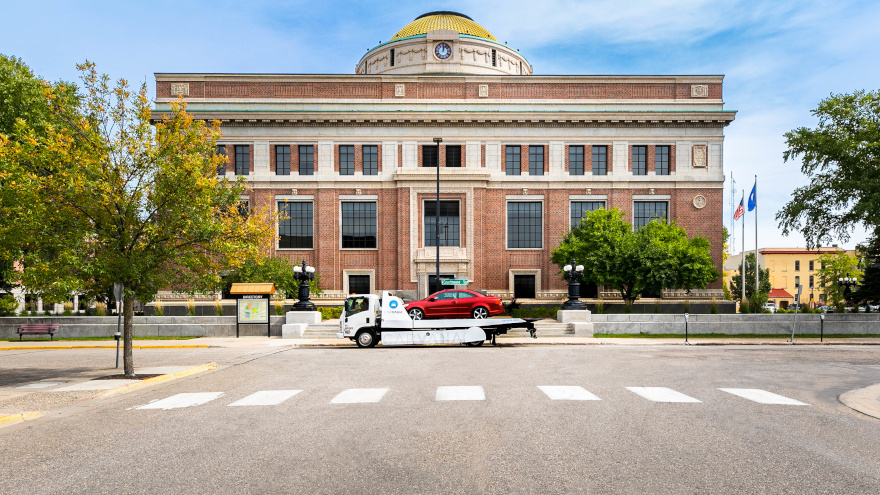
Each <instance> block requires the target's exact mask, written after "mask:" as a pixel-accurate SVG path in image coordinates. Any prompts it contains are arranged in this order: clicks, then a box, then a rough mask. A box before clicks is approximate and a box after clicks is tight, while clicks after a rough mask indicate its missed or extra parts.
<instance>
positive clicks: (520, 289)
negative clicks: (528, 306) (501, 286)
mask: <svg viewBox="0 0 880 495" xmlns="http://www.w3.org/2000/svg"><path fill="white" fill-rule="evenodd" d="M513 298H514V299H534V298H535V276H534V275H514V276H513Z"/></svg>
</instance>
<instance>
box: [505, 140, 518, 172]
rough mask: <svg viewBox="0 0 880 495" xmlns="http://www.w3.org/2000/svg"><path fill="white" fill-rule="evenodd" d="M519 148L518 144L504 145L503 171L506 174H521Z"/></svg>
mask: <svg viewBox="0 0 880 495" xmlns="http://www.w3.org/2000/svg"><path fill="white" fill-rule="evenodd" d="M519 155H520V149H519V146H506V147H505V150H504V172H505V173H506V174H507V175H520V174H522V166H521V165H520V159H519Z"/></svg>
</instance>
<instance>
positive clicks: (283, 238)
mask: <svg viewBox="0 0 880 495" xmlns="http://www.w3.org/2000/svg"><path fill="white" fill-rule="evenodd" d="M312 208H313V206H312V203H311V202H297V203H293V202H287V201H279V202H278V215H279V217H280V218H279V219H278V248H279V249H312V247H313V245H314V232H313V230H312V229H313V221H312V219H313V213H312Z"/></svg>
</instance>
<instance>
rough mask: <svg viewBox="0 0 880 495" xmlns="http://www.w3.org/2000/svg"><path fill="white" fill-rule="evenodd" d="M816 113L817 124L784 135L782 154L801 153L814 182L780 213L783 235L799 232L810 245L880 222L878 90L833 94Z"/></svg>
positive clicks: (790, 156) (799, 190)
mask: <svg viewBox="0 0 880 495" xmlns="http://www.w3.org/2000/svg"><path fill="white" fill-rule="evenodd" d="M812 113H813V115H815V116H816V117H818V119H819V126H818V127H817V128H815V129H808V128H806V127H800V128H798V129H795V130H793V131H790V132H788V133H786V134H785V138H786V144H787V145H788V150H787V151H785V153H783V158H784V159H785V161H788V160H790V159H795V158H798V157H801V160H802V164H801V171H802V172H803V173H804V174H806V175H807V176H808V177H809V178H810V183H809V184H808V185H806V186H803V187H799V188H797V189H796V190H795V191H794V194H793V195H792V198H791V201H789V202H788V203H787V204H786V205H785V206H784V207H783V208H782V210H780V211H779V212H778V213H777V214H776V220H777V221H778V222H779V226H780V227H781V228H782V232H783V234H788V233H789V232H791V231H799V232H801V233H802V234H803V235H804V237H805V238H806V240H807V244H808V247H813V246H815V245H818V244H822V243H825V244H827V243H830V242H831V241H832V240H833V239H834V238H838V239H840V240H842V241H844V242H846V241H847V240H849V236H850V233H851V232H852V230H853V229H854V228H855V227H856V226H859V225H862V226H864V227H867V228H876V227H878V226H880V187H877V177H878V175H880V92H878V91H872V92H865V91H856V92H854V93H853V94H839V95H832V96H831V97H829V98H827V99H825V100H822V101H821V102H820V103H819V107H818V108H817V109H815V110H813V112H812Z"/></svg>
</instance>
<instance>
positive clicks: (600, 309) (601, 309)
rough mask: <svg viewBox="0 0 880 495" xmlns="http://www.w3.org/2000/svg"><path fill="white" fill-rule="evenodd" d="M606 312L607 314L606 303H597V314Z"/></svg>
mask: <svg viewBox="0 0 880 495" xmlns="http://www.w3.org/2000/svg"><path fill="white" fill-rule="evenodd" d="M604 312H605V303H604V302H602V301H599V302H597V303H596V314H597V315H601V314H602V313H604Z"/></svg>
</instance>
